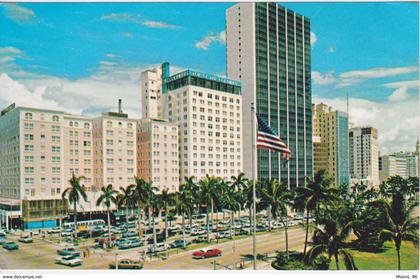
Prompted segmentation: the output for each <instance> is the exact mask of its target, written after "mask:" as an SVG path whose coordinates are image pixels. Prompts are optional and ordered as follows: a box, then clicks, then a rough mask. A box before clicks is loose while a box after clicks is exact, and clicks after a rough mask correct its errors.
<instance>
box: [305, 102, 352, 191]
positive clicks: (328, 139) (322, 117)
mask: <svg viewBox="0 0 420 279" xmlns="http://www.w3.org/2000/svg"><path fill="white" fill-rule="evenodd" d="M312 113H313V117H312V128H313V131H312V133H313V135H314V137H313V138H315V137H317V138H315V139H317V140H318V138H319V142H316V143H315V142H314V149H315V147H316V148H317V149H318V150H317V151H315V150H314V155H313V160H314V171H318V170H319V169H320V168H321V166H322V167H324V164H325V163H324V162H325V157H326V158H327V160H326V162H327V166H326V167H325V168H324V169H325V170H327V171H328V173H329V175H330V176H332V177H333V178H334V184H335V185H342V184H345V185H349V183H350V174H349V134H348V116H347V113H344V112H341V111H337V110H333V108H331V107H329V106H327V105H325V104H323V103H321V104H317V105H313V107H312ZM323 148H325V149H326V152H321V151H320V150H323ZM325 153H326V155H325Z"/></svg>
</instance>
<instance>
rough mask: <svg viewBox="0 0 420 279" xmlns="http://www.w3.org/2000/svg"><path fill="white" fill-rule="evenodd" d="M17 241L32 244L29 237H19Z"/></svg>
mask: <svg viewBox="0 0 420 279" xmlns="http://www.w3.org/2000/svg"><path fill="white" fill-rule="evenodd" d="M18 241H19V242H22V243H32V242H34V240H33V239H32V237H30V236H29V235H25V236H21V237H19V239H18Z"/></svg>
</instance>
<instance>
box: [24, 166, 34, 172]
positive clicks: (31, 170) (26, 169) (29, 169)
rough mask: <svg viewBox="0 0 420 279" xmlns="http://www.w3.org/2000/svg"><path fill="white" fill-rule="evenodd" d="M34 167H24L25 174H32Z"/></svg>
mask: <svg viewBox="0 0 420 279" xmlns="http://www.w3.org/2000/svg"><path fill="white" fill-rule="evenodd" d="M33 173H34V167H25V174H33Z"/></svg>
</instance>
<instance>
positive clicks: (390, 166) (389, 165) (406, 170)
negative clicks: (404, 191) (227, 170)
mask: <svg viewBox="0 0 420 279" xmlns="http://www.w3.org/2000/svg"><path fill="white" fill-rule="evenodd" d="M379 162H380V163H379V179H380V181H381V182H383V181H386V180H387V179H388V178H389V177H391V176H395V175H399V176H401V177H403V178H409V177H418V172H417V155H415V154H413V153H410V152H399V153H394V154H390V155H383V156H381V157H380V158H379Z"/></svg>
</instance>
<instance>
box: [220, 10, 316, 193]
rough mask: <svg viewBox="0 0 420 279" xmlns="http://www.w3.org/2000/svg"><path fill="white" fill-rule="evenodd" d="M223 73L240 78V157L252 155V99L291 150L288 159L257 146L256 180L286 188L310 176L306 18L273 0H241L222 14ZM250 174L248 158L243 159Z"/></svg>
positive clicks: (310, 150)
mask: <svg viewBox="0 0 420 279" xmlns="http://www.w3.org/2000/svg"><path fill="white" fill-rule="evenodd" d="M226 38H227V74H228V77H229V78H233V79H237V80H240V81H241V82H242V95H243V112H242V115H243V129H242V130H243V134H242V138H243V157H244V158H251V156H252V154H253V153H252V152H253V151H252V150H253V148H252V143H253V142H252V139H253V133H255V131H253V129H252V125H251V119H252V118H251V117H252V114H251V109H250V108H251V103H254V105H255V110H256V112H257V113H258V115H259V116H260V117H261V118H262V119H263V120H264V121H265V122H266V123H267V124H268V125H269V126H270V127H271V128H273V130H274V131H275V132H277V133H278V134H279V135H280V137H281V138H282V140H283V141H284V142H285V143H287V145H288V146H289V148H290V150H291V158H290V160H289V161H285V160H284V159H281V158H280V156H279V154H278V153H276V152H271V151H268V150H262V149H261V150H258V158H257V162H258V179H264V178H280V179H281V180H283V181H287V183H288V184H289V185H290V187H299V186H303V185H304V181H305V177H307V176H312V168H313V166H312V106H311V45H310V21H309V19H308V18H306V17H304V16H301V15H299V14H297V13H295V12H293V11H291V10H289V9H286V8H284V7H282V6H279V5H277V4H276V3H262V2H260V3H239V4H236V5H234V6H232V7H231V8H229V9H228V10H227V12H226ZM244 171H245V173H246V175H247V177H252V174H253V165H252V160H245V161H244Z"/></svg>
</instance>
